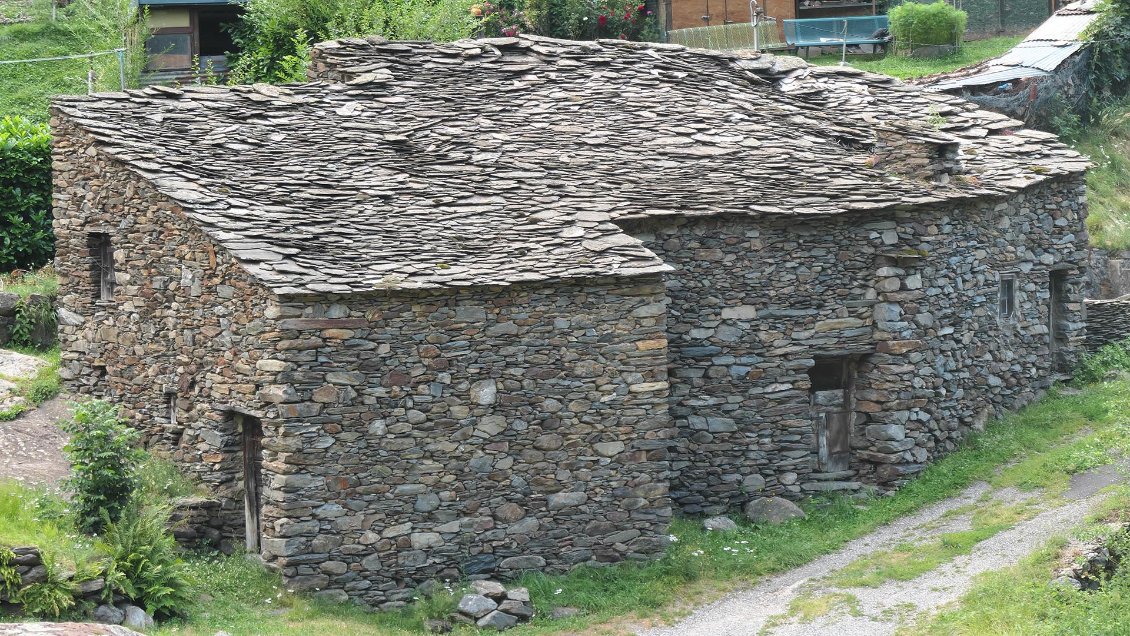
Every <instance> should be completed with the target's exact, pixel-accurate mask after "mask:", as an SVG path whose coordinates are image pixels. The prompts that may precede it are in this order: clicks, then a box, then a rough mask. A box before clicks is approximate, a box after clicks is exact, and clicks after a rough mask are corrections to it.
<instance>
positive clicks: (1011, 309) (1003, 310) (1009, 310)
mask: <svg viewBox="0 0 1130 636" xmlns="http://www.w3.org/2000/svg"><path fill="white" fill-rule="evenodd" d="M997 309H998V310H997V315H998V316H1000V318H1001V319H1010V318H1012V317H1013V316H1015V315H1016V274H1001V282H1000V298H999V300H998V308H997Z"/></svg>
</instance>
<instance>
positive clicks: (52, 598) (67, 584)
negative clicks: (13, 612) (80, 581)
mask: <svg viewBox="0 0 1130 636" xmlns="http://www.w3.org/2000/svg"><path fill="white" fill-rule="evenodd" d="M42 558H43V565H44V567H46V568H47V580H45V581H43V582H41V583H32V584H31V585H28V586H26V587H24V588H23V589H21V590H20V591H19V592H18V593H17V594H16V602H17V603H19V604H21V605H23V606H24V609H25V610H26V611H27V613H28V614H32V615H34V616H42V617H45V618H59V617H60V616H62V615H63V612H66V611H67V610H69V609H71V608H72V607H74V606H75V584H74V581H72V580H71V579H70V578H68V577H67V576H65V575H64V574H63V569H62V568H61V567H59V565H58V564H57V563H55V561H54V559H52V558H51V557H50V556H49V555H47V554H43V555H42Z"/></svg>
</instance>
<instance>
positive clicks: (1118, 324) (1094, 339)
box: [1086, 296, 1130, 351]
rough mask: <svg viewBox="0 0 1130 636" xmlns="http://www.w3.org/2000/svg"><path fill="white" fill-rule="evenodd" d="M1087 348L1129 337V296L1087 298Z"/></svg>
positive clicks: (1098, 347)
mask: <svg viewBox="0 0 1130 636" xmlns="http://www.w3.org/2000/svg"><path fill="white" fill-rule="evenodd" d="M1086 306H1087V350H1089V351H1097V350H1099V349H1100V348H1102V347H1103V345H1108V344H1110V343H1112V342H1118V341H1119V340H1124V339H1126V338H1130V296H1123V297H1122V298H1113V299H1110V300H1092V299H1087V301H1086Z"/></svg>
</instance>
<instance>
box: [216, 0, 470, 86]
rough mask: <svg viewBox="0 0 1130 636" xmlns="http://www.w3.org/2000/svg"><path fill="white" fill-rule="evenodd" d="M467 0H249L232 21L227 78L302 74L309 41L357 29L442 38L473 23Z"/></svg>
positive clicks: (296, 77) (465, 31) (458, 34)
mask: <svg viewBox="0 0 1130 636" xmlns="http://www.w3.org/2000/svg"><path fill="white" fill-rule="evenodd" d="M471 4H472V0H250V2H248V3H247V5H246V7H245V11H244V14H243V16H242V17H241V18H240V21H239V22H238V23H237V24H236V25H234V26H233V27H232V38H233V40H234V41H235V44H236V48H237V49H238V52H237V53H235V55H234V56H233V61H232V71H231V76H232V81H234V82H236V83H241V82H271V83H280V82H296V81H304V80H305V79H306V66H307V64H308V63H309V60H310V55H309V51H310V44H311V43H313V42H319V41H322V40H332V39H336V38H343V37H353V36H362V35H374V34H375V35H383V36H384V37H387V38H389V39H398V40H435V41H439V42H446V41H451V40H458V39H460V38H465V37H469V36H470V35H471V34H472V32H473V31H474V28H475V21H474V18H473V17H472V16H471V11H470V7H471Z"/></svg>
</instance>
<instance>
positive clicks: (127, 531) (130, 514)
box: [98, 500, 191, 617]
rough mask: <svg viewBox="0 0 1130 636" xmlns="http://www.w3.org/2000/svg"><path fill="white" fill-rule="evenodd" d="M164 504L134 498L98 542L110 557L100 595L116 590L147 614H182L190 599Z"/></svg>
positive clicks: (115, 591) (110, 593)
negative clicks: (104, 589) (169, 529)
mask: <svg viewBox="0 0 1130 636" xmlns="http://www.w3.org/2000/svg"><path fill="white" fill-rule="evenodd" d="M168 524H169V508H168V507H166V506H162V505H142V504H141V503H140V501H138V500H135V501H134V502H132V503H131V504H130V505H128V506H126V508H125V509H124V510H122V513H121V516H120V517H119V518H118V520H117V521H116V522H114V523H108V524H107V525H106V532H105V533H104V534H103V535H102V539H101V541H100V542H99V544H98V548H99V551H100V552H102V553H103V554H105V555H106V556H108V557H109V558H110V564H109V565H108V566H107V567H106V573H105V576H106V582H107V586H106V591H105V594H107V595H108V596H109V595H112V594H113V593H119V594H122V595H123V596H125V597H126V598H128V599H129V600H130V601H132V602H134V603H137V604H139V605H141V606H143V607H145V611H147V612H149V613H150V614H152V615H153V616H158V617H160V616H171V615H174V614H182V613H183V612H184V611H185V609H186V607H187V605H188V603H189V601H190V598H191V595H190V586H189V582H188V579H187V578H186V569H185V565H184V562H183V561H181V559H180V553H179V549H178V548H177V543H176V540H175V539H174V538H173V535H172V534H170V533H169V531H168Z"/></svg>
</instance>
